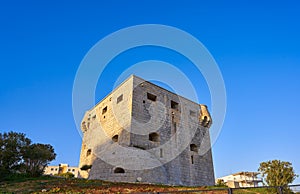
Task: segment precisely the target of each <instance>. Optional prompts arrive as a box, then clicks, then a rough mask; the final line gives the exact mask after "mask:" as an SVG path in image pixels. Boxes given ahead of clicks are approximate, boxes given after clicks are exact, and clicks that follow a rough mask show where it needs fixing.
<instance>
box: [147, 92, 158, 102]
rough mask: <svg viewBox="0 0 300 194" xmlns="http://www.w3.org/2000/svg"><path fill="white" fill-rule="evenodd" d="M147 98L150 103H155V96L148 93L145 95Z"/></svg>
mask: <svg viewBox="0 0 300 194" xmlns="http://www.w3.org/2000/svg"><path fill="white" fill-rule="evenodd" d="M147 98H148V99H149V100H152V101H156V96H155V95H153V94H150V93H147Z"/></svg>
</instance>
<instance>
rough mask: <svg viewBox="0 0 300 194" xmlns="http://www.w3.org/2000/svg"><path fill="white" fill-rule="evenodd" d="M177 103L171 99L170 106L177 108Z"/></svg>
mask: <svg viewBox="0 0 300 194" xmlns="http://www.w3.org/2000/svg"><path fill="white" fill-rule="evenodd" d="M178 107H179V104H178V103H177V102H175V101H173V100H171V108H172V109H176V110H178Z"/></svg>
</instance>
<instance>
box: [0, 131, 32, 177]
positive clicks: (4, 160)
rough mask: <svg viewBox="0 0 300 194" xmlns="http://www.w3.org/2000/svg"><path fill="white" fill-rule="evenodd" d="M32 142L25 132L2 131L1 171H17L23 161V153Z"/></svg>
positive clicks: (0, 138)
mask: <svg viewBox="0 0 300 194" xmlns="http://www.w3.org/2000/svg"><path fill="white" fill-rule="evenodd" d="M30 144H31V140H30V139H28V138H27V137H26V136H25V134H24V133H15V132H9V133H3V134H2V133H0V171H1V172H2V173H3V174H6V173H9V172H12V171H17V170H19V168H20V165H21V163H22V154H21V153H23V152H25V150H24V149H25V148H26V147H27V146H29V145H30Z"/></svg>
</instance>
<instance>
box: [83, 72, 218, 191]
mask: <svg viewBox="0 0 300 194" xmlns="http://www.w3.org/2000/svg"><path fill="white" fill-rule="evenodd" d="M120 96H122V97H120ZM121 98H122V100H121V101H120V99H121ZM95 115H96V117H95ZM211 123H212V122H211V118H210V115H209V113H208V111H207V109H206V106H203V105H201V106H200V105H198V104H196V103H194V102H192V101H190V100H188V99H185V98H183V97H180V96H177V95H176V94H174V93H172V92H169V91H167V90H165V89H163V88H161V87H159V86H156V85H154V84H152V83H149V82H146V81H144V80H143V79H141V78H138V77H135V76H131V77H130V78H129V79H127V81H125V82H124V83H123V84H121V85H120V86H119V87H118V88H117V89H116V90H114V91H113V92H112V93H111V94H110V95H108V96H107V97H106V98H105V99H104V100H102V101H101V102H100V103H99V104H97V105H96V106H95V107H94V108H93V109H92V110H90V111H88V112H87V113H86V115H85V117H84V119H83V122H82V131H83V132H84V137H83V143H82V150H81V156H80V166H79V167H81V166H82V165H84V164H91V165H92V168H91V170H90V171H89V172H82V173H81V175H82V177H89V178H91V179H103V180H111V181H122V182H136V181H139V182H148V183H162V184H172V185H213V184H214V171H213V161H212V155H211V151H210V149H209V151H208V152H206V153H205V154H204V155H203V154H202V153H201V149H202V148H203V146H205V147H207V146H208V147H209V148H210V139H209V130H208V128H209V126H210V125H211ZM116 135H118V138H117V139H116V138H115V137H116ZM202 140H205V141H202ZM201 142H204V143H202V144H201ZM118 145H121V146H118ZM89 149H90V150H92V152H91V154H90V155H88V154H87V152H88V150H89ZM128 150H129V152H128ZM104 151H105V154H103V153H104ZM132 153H138V154H136V155H133V156H134V157H128V155H129V154H132ZM141 159H146V160H141ZM139 160H140V161H143V162H141V163H139V164H138V165H139V166H141V168H142V169H144V170H133V169H136V168H135V166H130V165H131V163H132V165H136V163H135V162H137V161H139ZM133 161H134V162H133ZM151 165H152V166H153V168H149V166H151ZM125 167H127V168H125ZM143 167H145V168H143ZM116 168H120V169H122V170H124V171H122V172H119V171H118V170H119V169H117V170H116Z"/></svg>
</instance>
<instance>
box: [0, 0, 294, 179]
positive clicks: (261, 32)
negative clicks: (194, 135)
mask: <svg viewBox="0 0 300 194" xmlns="http://www.w3.org/2000/svg"><path fill="white" fill-rule="evenodd" d="M299 10H300V3H299V1H296V0H295V1H291V0H287V1H276V0H275V1H274V0H273V1H258V0H252V1H246V0H245V1H241V0H236V1H230V3H229V1H197V0H194V1H189V0H186V1H168V0H166V1H158V0H151V1H145V0H134V1H115V0H112V1H107V2H106V3H104V1H85V3H83V2H80V3H79V2H78V1H48V0H46V1H14V0H12V1H5V2H4V1H2V2H1V3H0V28H1V30H0V56H1V71H0V83H1V84H0V107H1V108H0V118H1V122H0V131H1V132H5V131H10V130H13V131H17V132H24V133H26V134H27V136H28V137H29V138H31V139H32V140H33V141H34V142H41V143H50V144H52V145H53V146H54V148H55V151H56V153H57V160H56V161H54V162H52V164H58V163H69V164H70V165H78V160H79V152H80V146H81V137H80V135H79V134H78V132H77V129H76V126H75V122H74V119H73V113H72V87H73V81H74V78H75V75H76V71H77V68H78V67H79V64H80V62H81V60H82V59H83V57H84V56H85V54H86V53H87V52H88V51H89V49H90V48H91V47H92V46H93V45H94V44H96V43H97V42H98V41H99V40H100V39H102V38H104V37H105V36H106V35H108V34H110V33H112V32H114V31H116V30H119V29H122V28H124V27H128V26H132V25H137V24H148V23H151V24H165V25H170V26H174V27H177V28H180V29H182V30H184V31H186V32H189V33H190V34H192V35H193V36H195V37H196V38H197V39H198V40H200V41H201V42H202V43H203V44H204V45H205V46H206V47H207V49H208V50H209V51H210V52H211V54H212V55H213V56H214V58H215V60H216V61H217V63H218V65H219V68H220V70H221V72H222V74H223V78H224V81H225V84H226V92H227V114H226V119H225V122H224V126H223V129H222V131H221V134H220V136H219V138H218V140H217V142H216V143H215V144H214V145H213V158H214V166H215V175H216V177H220V176H223V175H227V174H230V173H235V172H238V171H255V170H257V168H258V166H259V163H260V162H262V161H266V160H272V159H280V160H285V161H290V162H292V163H293V166H294V168H295V170H296V173H298V174H300V154H299V148H300V141H299V138H300V130H299V118H300V100H299V99H300V47H299V45H300V36H299V34H300V12H299ZM139 59H141V60H142V59H159V60H164V61H168V62H169V63H175V65H176V66H177V67H178V68H181V69H183V71H188V70H186V67H187V65H186V64H185V63H186V62H185V61H184V60H182V61H180V60H179V58H176V57H174V58H172V55H169V54H168V52H167V51H161V50H160V49H159V48H156V49H154V48H141V50H138V49H137V50H134V49H133V50H130V51H129V52H127V54H126V55H125V56H124V57H123V58H122V56H120V57H117V58H116V59H115V60H114V61H113V62H112V63H111V64H110V65H109V66H108V67H107V69H106V70H105V71H104V74H103V77H101V78H100V79H99V83H98V85H99V87H97V91H96V100H100V99H101V98H102V97H104V96H105V95H106V94H107V93H109V92H110V90H111V88H112V86H113V84H114V82H115V80H116V79H117V78H118V76H119V74H121V73H122V71H123V70H125V69H126V68H128V67H129V66H130V65H132V64H134V63H137V62H139ZM175 59H178V60H175ZM189 76H190V77H191V79H195V80H197V79H198V78H196V77H193V74H190V75H189ZM199 79H200V78H199ZM199 83H202V82H199ZM200 85H201V84H200ZM100 86H101V87H100ZM201 91H202V90H201V89H200V90H199V92H200V93H199V94H198V96H199V98H200V101H201V102H202V103H206V104H208V105H210V100H209V98H210V96H209V93H208V92H207V86H206V85H205V82H204V84H203V92H202V93H201ZM201 99H203V100H201ZM296 182H297V183H299V182H300V180H299V179H298V180H297V181H296Z"/></svg>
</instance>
